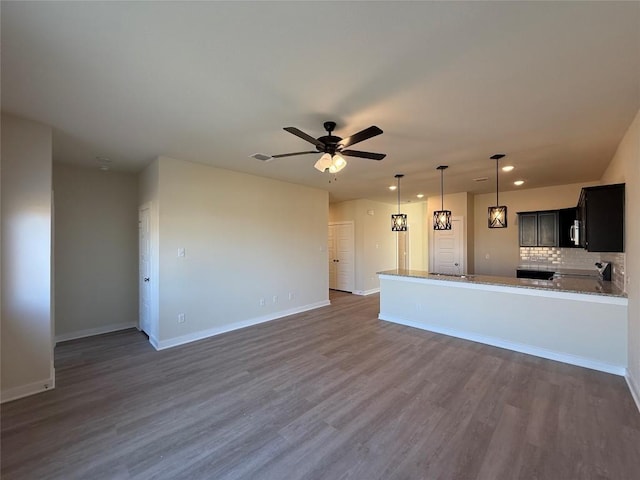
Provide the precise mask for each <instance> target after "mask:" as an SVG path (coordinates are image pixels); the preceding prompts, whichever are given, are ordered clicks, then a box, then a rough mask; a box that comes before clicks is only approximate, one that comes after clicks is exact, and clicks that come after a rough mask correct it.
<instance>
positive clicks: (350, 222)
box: [327, 220, 356, 293]
mask: <svg viewBox="0 0 640 480" xmlns="http://www.w3.org/2000/svg"><path fill="white" fill-rule="evenodd" d="M337 225H350V226H351V234H352V235H351V245H350V248H351V254H352V255H353V262H351V272H349V276H350V277H351V285H352V287H353V288H352V290H351V293H353V292H355V291H356V227H355V222H354V221H353V220H344V221H340V222H329V224H328V226H329V227H332V226H337ZM327 268H329V252H327ZM340 291H342V290H340ZM345 291H347V290H345Z"/></svg>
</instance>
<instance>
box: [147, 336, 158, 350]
mask: <svg viewBox="0 0 640 480" xmlns="http://www.w3.org/2000/svg"><path fill="white" fill-rule="evenodd" d="M149 343H150V344H151V346H152V347H153V348H155V349H156V350H160V342H158V339H157V338H156V337H152V336H151V335H149Z"/></svg>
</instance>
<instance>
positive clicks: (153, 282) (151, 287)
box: [136, 202, 157, 339]
mask: <svg viewBox="0 0 640 480" xmlns="http://www.w3.org/2000/svg"><path fill="white" fill-rule="evenodd" d="M144 210H147V212H148V213H147V215H148V216H149V232H148V233H149V238H148V241H149V251H148V252H147V254H148V257H149V258H148V263H149V277H150V278H151V282H150V283H149V290H148V298H147V300H148V302H149V309H148V312H147V315H148V318H147V321H148V330H149V331H148V332H147V331H145V330H144V329H143V328H142V288H143V286H142V285H143V284H142V272H141V271H140V252H141V245H140V218H141V215H142V212H143V211H144ZM153 252H154V245H153V204H152V203H151V202H145V203H143V204H142V205H140V206H139V207H138V324H137V326H136V328H137V329H138V330H140V331H143V332H145V333H146V334H147V335H148V336H149V339H151V338H152V337H153V335H152V333H153V332H154V331H155V330H154V328H153V327H154V326H153V320H154V301H153V299H154V298H155V294H156V292H155V285H157V278H156V275H155V274H154V261H153Z"/></svg>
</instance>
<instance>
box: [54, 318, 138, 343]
mask: <svg viewBox="0 0 640 480" xmlns="http://www.w3.org/2000/svg"><path fill="white" fill-rule="evenodd" d="M137 327H138V325H137V324H136V323H132V322H122V323H112V324H110V325H103V326H101V327H96V328H88V329H86V330H78V331H77V332H69V333H62V334H60V335H56V343H59V342H66V341H67V340H75V339H76V338H84V337H92V336H94V335H101V334H103V333H111V332H117V331H118V330H126V329H127V328H137Z"/></svg>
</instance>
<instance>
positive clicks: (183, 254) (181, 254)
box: [178, 247, 186, 257]
mask: <svg viewBox="0 0 640 480" xmlns="http://www.w3.org/2000/svg"><path fill="white" fill-rule="evenodd" d="M185 255H186V252H185V250H184V248H183V247H180V248H178V257H184V256H185Z"/></svg>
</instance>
